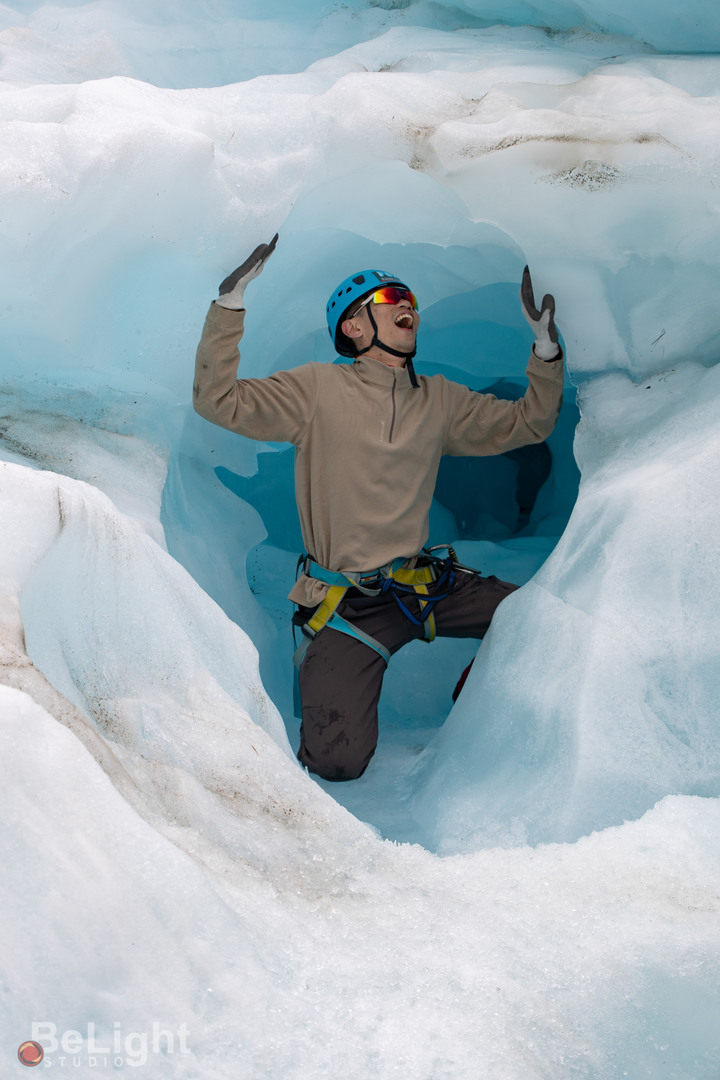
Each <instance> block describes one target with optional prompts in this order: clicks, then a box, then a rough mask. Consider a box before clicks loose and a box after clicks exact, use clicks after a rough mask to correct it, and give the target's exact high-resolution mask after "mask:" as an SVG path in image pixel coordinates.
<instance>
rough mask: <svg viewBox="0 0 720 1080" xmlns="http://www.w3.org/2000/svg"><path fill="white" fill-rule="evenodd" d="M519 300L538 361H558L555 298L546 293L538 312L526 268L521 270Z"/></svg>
mask: <svg viewBox="0 0 720 1080" xmlns="http://www.w3.org/2000/svg"><path fill="white" fill-rule="evenodd" d="M520 300H521V302H522V311H523V315H524V316H525V318H526V319H527V321H528V323H529V324H530V326H531V327H532V331H533V333H534V335H535V346H534V348H535V355H536V356H537V357H538V359H539V360H546V361H549V360H559V359H560V355H561V349H560V346H559V345H558V332H557V327H556V325H555V297H554V296H552V295H551V294H550V293H546V295H545V296H543V300H542V304H541V306H540V310H539V311H538V309H537V307H536V306H535V295H534V293H533V287H532V278H531V277H530V270H529V268H528V267H527V266H526V267H525V269H524V270H523V276H522V286H521V288H520Z"/></svg>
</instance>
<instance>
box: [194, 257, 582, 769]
mask: <svg viewBox="0 0 720 1080" xmlns="http://www.w3.org/2000/svg"><path fill="white" fill-rule="evenodd" d="M276 242H277V236H275V237H274V238H273V240H272V241H271V242H270V244H261V245H260V246H259V247H257V248H256V249H255V250H254V251H253V253H252V254H251V255H250V256H249V258H248V259H246V260H245V262H244V263H242V265H241V266H239V267H238V268H237V269H236V270H235V271H234V272H233V273H232V274H230V275H229V276H228V277H227V278H226V279H225V280H224V281H223V282H222V283H221V285H220V289H219V296H218V298H217V299H216V300H215V301H214V302H213V303H212V304H211V305H210V310H209V312H208V315H207V318H206V321H205V326H204V329H203V332H202V337H201V339H200V344H199V346H198V350H197V361H196V370H195V383H194V388H193V389H194V407H195V409H196V411H197V412H198V413H199V414H200V415H201V416H203V417H205V419H207V420H210V421H212V422H213V423H215V424H219V425H220V426H221V427H225V428H228V429H229V430H230V431H234V432H237V433H239V434H241V435H244V436H246V437H248V438H252V439H259V440H262V441H272V442H277V441H287V442H290V443H292V444H293V445H294V446H295V494H296V500H297V507H298V513H299V518H300V526H301V531H302V536H303V542H304V545H305V551H306V552H307V553H308V554H307V555H305V556H304V557H302V558H301V562H300V568H301V570H302V572H301V573H300V575H299V577H298V579H297V581H296V582H295V585H294V586H293V588H292V590H291V592H290V594H289V598H290V600H292V601H293V602H294V603H295V604H296V605H297V612H296V616H295V619H294V621H295V623H296V624H298V625H300V626H301V627H302V634H301V638H302V643H301V647H300V648H299V649H298V652H297V654H296V661H297V663H298V664H299V684H300V695H301V701H302V721H301V728H300V748H299V750H298V758H299V760H300V761H301V763H302V764H303V765H305V766H306V767H307V769H308V770H309V771H310V772H313V773H316V774H317V775H319V776H321V777H324V778H325V779H328V780H352V779H355V778H357V777H359V776H361V775H362V773H363V772H364V770H365V768H366V767H367V764H368V762H369V761H370V759H371V757H372V755H373V753H374V752H375V747H376V744H377V737H378V723H377V707H378V700H379V696H380V689H381V686H382V681H383V675H384V672H385V668H386V665H387V662H388V660H389V659H390V656H392V654H393V653H395V652H396V651H397V650H398V649H400V648H401V647H402V646H403V645H405V644H407V643H408V642H410V641H412V640H414V639H425V640H431V639H432V637H434V636H435V635H439V636H447V637H472V638H482V637H483V636H484V634H485V633H486V631H487V629H488V627H489V625H490V621H491V619H492V617H493V613H494V612H495V610H496V608H497V606H498V604H500V603H501V601H502V600H503V599H504V598H505V597H506V596H507V595H508V594H509V593H510V592H512V591H513V590H514V589H515V588H516V586H514V585H512V584H510V583H509V582H504V581H499V580H498V579H497V578H496V577H481V576H480V575H479V574H478V573H476V572H474V571H471V570H469V569H468V568H465V567H461V566H460V565H459V564H458V563H457V559H456V558H454V554H455V553H454V552H453V551H452V549H449V552H448V556H447V557H446V558H445V559H443V560H441V559H439V558H438V557H436V556H435V555H434V554H432V553H427V552H426V551H425V550H424V547H423V545H424V544H425V543H426V542H427V537H428V515H429V510H430V504H431V501H432V498H433V489H434V485H435V478H436V475H437V470H438V465H439V462H440V458H441V456H442V455H443V454H451V455H456V456H457V455H478V456H481V455H488V454H501V453H504V452H505V451H507V450H511V449H513V448H514V447H518V446H523V445H526V444H529V443H538V442H541V441H542V440H544V439H545V438H547V436H548V435H549V434H550V432H551V431H552V429H553V427H554V425H555V422H556V419H557V416H558V413H559V410H560V403H561V396H562V386H563V363H562V350H561V348H560V346H559V344H558V333H557V329H556V326H555V321H554V309H555V302H554V299H553V297H552V296H549V295H547V296H545V297H544V299H543V301H542V304H541V306H540V308H539V309H538V308H537V307H536V306H535V300H534V297H533V289H532V282H531V279H530V272H529V270H528V269H527V267H526V268H525V271H524V274H523V280H522V287H521V302H522V310H523V313H524V315H525V318H526V319H527V321H528V322H529V324H530V326H531V327H532V329H533V331H534V334H535V343H534V346H533V349H532V353H531V356H530V360H529V362H528V366H527V376H528V380H529V385H528V389H527V391H526V393H525V396H524V397H523V398H521V399H520V400H518V401H502V400H498V399H497V398H495V397H494V396H493V395H491V394H483V393H478V392H476V391H472V390H469V389H468V388H467V387H465V386H462V385H460V384H459V383H455V382H451V381H449V380H447V379H445V378H443V377H442V376H440V375H433V376H430V377H428V376H425V375H422V374H421V375H419V376H418V375H416V373H415V369H414V365H413V358H414V356H415V353H416V344H417V331H418V324H419V322H420V315H419V312H418V305H417V301H416V298H415V296H414V294H413V293H412V291H411V290H410V289H409V288H408V286H407V285H406V284H405V283H404V282H403V281H402V280H401V279H399V278H398V277H396V276H395V275H394V274H392V273H389V272H385V271H381V270H364V271H360V272H358V273H355V274H352V275H350V277H348V278H346V279H345V280H344V281H343V282H342V283H341V284H340V285H339V286H337V287H336V288H335V289H334V290H333V292H332V294H331V296H330V299H329V301H328V304H327V310H326V315H327V323H328V330H329V333H330V337H331V340H332V342H333V344H334V346H335V349H336V350H337V352H339V353H340V354H341V355H343V356H346V357H348V359H349V360H350V361H351V362H349V363H347V364H332V363H329V364H325V363H316V362H312V363H305V364H301V365H300V366H298V367H295V368H291V369H290V370H288V371H280V372H276V373H274V374H272V375H269V376H267V377H266V378H249V379H242V378H241V379H237V366H238V360H239V357H238V350H237V346H238V343H239V341H240V338H241V337H242V334H243V326H244V319H245V309H244V291H245V288H246V287H247V285H248V283H249V282H250V281H252V280H253V278H255V277H257V275H258V274H259V273H260V272H261V270H262V269H263V267H264V265H265V263H266V262H267V259H268V258H269V256H270V255H271V254H272V252H273V251H274V249H275V244H276Z"/></svg>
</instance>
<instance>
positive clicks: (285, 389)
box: [193, 303, 318, 443]
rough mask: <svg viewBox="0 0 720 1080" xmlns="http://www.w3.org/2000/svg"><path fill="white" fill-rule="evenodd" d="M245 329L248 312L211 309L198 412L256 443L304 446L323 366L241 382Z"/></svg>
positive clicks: (198, 371) (201, 353) (201, 352)
mask: <svg viewBox="0 0 720 1080" xmlns="http://www.w3.org/2000/svg"><path fill="white" fill-rule="evenodd" d="M244 325H245V311H244V310H242V311H230V310H229V309H227V308H222V307H218V306H217V305H216V304H214V303H213V304H211V305H210V310H209V311H208V314H207V317H206V319H205V325H204V327H203V332H202V336H201V338H200V344H199V345H198V348H197V355H196V358H195V381H194V384H193V406H194V408H195V411H196V412H197V413H199V414H200V416H202V417H204V418H205V419H206V420H210V421H211V422H212V423H213V424H218V425H219V426H220V427H224V428H228V430H229V431H236V432H238V434H240V435H247V436H248V437H249V438H251V439H261V440H264V441H270V442H291V443H298V442H299V441H300V440H301V439H302V437H303V435H304V433H305V431H306V430H307V427H308V424H309V423H310V420H311V419H312V416H313V413H314V411H315V405H316V402H317V381H318V380H317V371H316V369H317V367H318V365H317V364H304V365H302V366H301V367H297V368H294V369H293V370H291V371H278V372H276V373H275V374H274V375H268V376H267V377H266V378H264V379H238V378H237V369H238V363H239V360H240V355H239V352H238V343H239V341H240V339H241V338H242V335H243V329H244Z"/></svg>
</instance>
